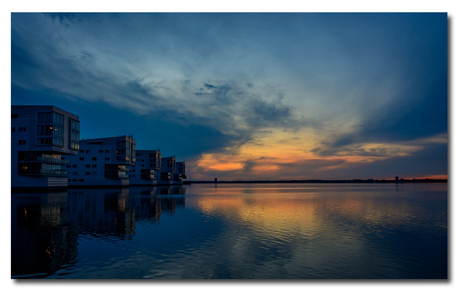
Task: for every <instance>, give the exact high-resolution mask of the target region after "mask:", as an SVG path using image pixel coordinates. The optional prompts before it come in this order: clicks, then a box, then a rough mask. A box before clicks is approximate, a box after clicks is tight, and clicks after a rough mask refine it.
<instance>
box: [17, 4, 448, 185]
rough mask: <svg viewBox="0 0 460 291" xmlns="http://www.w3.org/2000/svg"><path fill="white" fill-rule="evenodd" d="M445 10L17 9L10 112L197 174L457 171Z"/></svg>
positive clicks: (254, 176) (263, 176) (249, 176)
mask: <svg viewBox="0 0 460 291" xmlns="http://www.w3.org/2000/svg"><path fill="white" fill-rule="evenodd" d="M447 45H448V43H447V14H446V13H410V14H404V13H397V14H394V13H393V14H391V13H390V14H386V13H361V14H353V13H335V14H331V13H319V14H316V13H243V14H241V13H214V14H212V13H209V14H202V13H131V14H130V13H128V14H124V13H115V14H104V13H92V14H83V13H77V14H42V13H25V14H24V13H12V14H11V104H12V105H55V106H58V107H60V108H62V109H64V110H67V111H69V112H71V113H73V114H76V115H78V116H79V118H80V122H81V137H82V138H98V137H109V136H115V135H124V134H126V135H129V134H133V136H134V138H135V139H136V143H137V149H157V148H160V149H161V152H162V156H164V157H166V156H171V155H175V156H176V159H177V160H178V161H185V162H186V172H187V176H188V178H189V179H192V180H213V179H214V178H218V179H219V180H273V179H274V180H279V179H371V178H372V179H388V178H394V177H395V176H399V177H403V178H414V177H415V178H418V177H443V178H445V177H446V176H447V172H448V167H447V163H448V159H447V146H448V134H447V124H448V122H447V112H448V98H447V93H448V90H447V81H448V77H447V74H448V66H447V64H448V63H447V56H448V52H447Z"/></svg>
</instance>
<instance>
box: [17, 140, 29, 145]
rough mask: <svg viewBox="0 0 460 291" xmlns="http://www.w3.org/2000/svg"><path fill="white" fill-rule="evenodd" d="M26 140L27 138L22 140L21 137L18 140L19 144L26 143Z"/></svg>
mask: <svg viewBox="0 0 460 291" xmlns="http://www.w3.org/2000/svg"><path fill="white" fill-rule="evenodd" d="M26 142H27V141H26V140H21V139H20V140H18V144H19V145H26Z"/></svg>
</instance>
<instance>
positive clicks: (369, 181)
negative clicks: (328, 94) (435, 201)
mask: <svg viewBox="0 0 460 291" xmlns="http://www.w3.org/2000/svg"><path fill="white" fill-rule="evenodd" d="M204 183H219V184H220V183H447V179H399V180H393V179H392V180H383V179H379V180H374V179H368V180H362V179H353V180H269V181H267V180H252V181H246V180H244V181H243V180H241V181H184V184H204Z"/></svg>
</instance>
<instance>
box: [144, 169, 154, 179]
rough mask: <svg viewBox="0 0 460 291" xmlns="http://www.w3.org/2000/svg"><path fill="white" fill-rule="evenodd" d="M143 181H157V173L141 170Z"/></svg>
mask: <svg viewBox="0 0 460 291" xmlns="http://www.w3.org/2000/svg"><path fill="white" fill-rule="evenodd" d="M141 179H142V180H156V178H155V171H153V170H146V169H144V170H141Z"/></svg>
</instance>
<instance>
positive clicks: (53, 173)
mask: <svg viewBox="0 0 460 291" xmlns="http://www.w3.org/2000/svg"><path fill="white" fill-rule="evenodd" d="M40 174H41V175H46V176H67V171H66V170H45V169H40Z"/></svg>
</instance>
